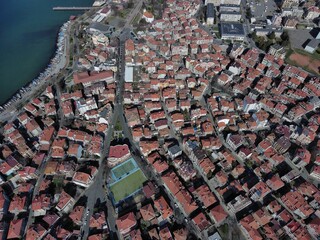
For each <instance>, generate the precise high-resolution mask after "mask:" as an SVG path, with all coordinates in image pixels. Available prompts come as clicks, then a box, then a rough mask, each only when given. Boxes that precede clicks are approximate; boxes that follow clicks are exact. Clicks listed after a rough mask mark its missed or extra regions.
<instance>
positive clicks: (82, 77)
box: [73, 71, 114, 87]
mask: <svg viewBox="0 0 320 240" xmlns="http://www.w3.org/2000/svg"><path fill="white" fill-rule="evenodd" d="M97 82H106V83H112V82H114V76H113V72H112V71H103V72H81V73H75V74H73V83H74V84H82V85H83V86H84V87H88V86H91V85H92V84H94V83H97Z"/></svg>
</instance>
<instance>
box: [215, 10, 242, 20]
mask: <svg viewBox="0 0 320 240" xmlns="http://www.w3.org/2000/svg"><path fill="white" fill-rule="evenodd" d="M240 20H241V13H240V12H230V11H221V10H220V21H221V22H231V21H232V22H240Z"/></svg>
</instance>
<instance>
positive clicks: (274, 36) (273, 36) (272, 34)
mask: <svg viewBox="0 0 320 240" xmlns="http://www.w3.org/2000/svg"><path fill="white" fill-rule="evenodd" d="M268 38H269V39H271V40H273V39H275V38H276V34H275V33H274V32H272V33H270V34H269V35H268Z"/></svg>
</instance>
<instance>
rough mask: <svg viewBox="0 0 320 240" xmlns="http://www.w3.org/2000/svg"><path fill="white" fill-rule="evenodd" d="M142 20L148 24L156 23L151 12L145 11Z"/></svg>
mask: <svg viewBox="0 0 320 240" xmlns="http://www.w3.org/2000/svg"><path fill="white" fill-rule="evenodd" d="M142 18H143V19H145V20H146V22H148V23H152V22H153V21H154V16H153V14H152V13H151V12H148V11H146V10H144V11H143V15H142Z"/></svg>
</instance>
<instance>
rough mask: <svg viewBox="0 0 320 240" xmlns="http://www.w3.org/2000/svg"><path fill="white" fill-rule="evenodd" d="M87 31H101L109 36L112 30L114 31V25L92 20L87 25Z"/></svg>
mask: <svg viewBox="0 0 320 240" xmlns="http://www.w3.org/2000/svg"><path fill="white" fill-rule="evenodd" d="M87 29H88V31H89V33H97V32H99V33H102V34H104V35H108V36H110V35H111V34H112V33H113V32H114V31H115V27H113V26H110V25H105V24H102V23H98V22H93V23H91V24H90V25H89V27H88V28H87Z"/></svg>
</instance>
